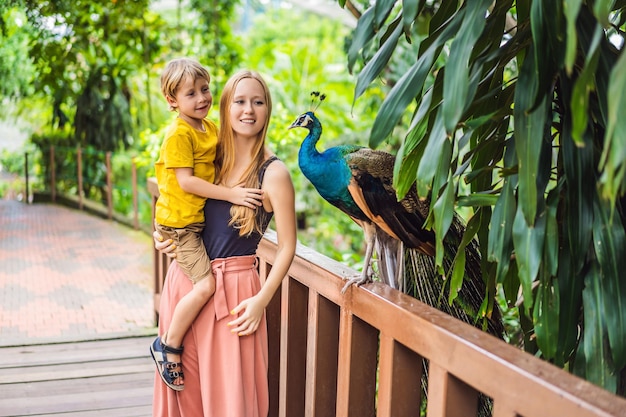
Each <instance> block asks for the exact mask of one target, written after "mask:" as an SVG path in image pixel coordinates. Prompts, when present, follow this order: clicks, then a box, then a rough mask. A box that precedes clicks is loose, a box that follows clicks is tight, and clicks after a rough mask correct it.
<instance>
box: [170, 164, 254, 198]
mask: <svg viewBox="0 0 626 417" xmlns="http://www.w3.org/2000/svg"><path fill="white" fill-rule="evenodd" d="M174 172H175V173H176V180H178V185H180V188H181V189H182V190H183V191H185V192H187V193H191V194H195V195H197V196H200V197H204V198H212V199H214V200H224V201H229V202H231V203H233V204H237V205H240V206H245V207H249V208H256V207H257V206H260V205H261V204H262V200H263V191H262V190H260V189H257V188H243V187H234V188H229V187H225V186H223V185H217V184H213V183H212V182H209V181H205V180H203V179H202V178H198V177H196V176H194V175H193V169H192V168H174Z"/></svg>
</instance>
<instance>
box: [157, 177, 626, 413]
mask: <svg viewBox="0 0 626 417" xmlns="http://www.w3.org/2000/svg"><path fill="white" fill-rule="evenodd" d="M149 187H151V190H154V185H153V186H149ZM275 252H276V236H275V233H274V232H273V231H271V230H268V232H267V233H266V235H265V237H264V239H263V240H262V242H261V244H260V246H259V250H258V253H257V254H258V256H259V260H260V264H259V273H260V276H261V279H262V280H263V279H265V277H266V276H267V274H268V272H269V270H270V269H271V268H272V264H273V262H274V256H275ZM157 258H160V259H162V258H163V256H162V255H160V254H158V253H155V266H156V264H157V262H156V259H157ZM166 269H167V262H161V261H159V267H158V268H155V284H157V283H158V285H155V291H156V290H157V289H158V290H159V291H160V288H162V282H163V281H162V280H163V277H164V274H165V271H166ZM355 274H357V271H355V270H352V269H350V268H347V267H346V266H344V265H342V264H340V263H338V262H336V261H334V260H332V259H330V258H327V257H325V256H324V255H321V254H319V253H317V252H315V251H313V250H311V249H309V248H307V247H305V246H302V245H299V246H298V248H297V253H296V257H295V259H294V262H293V264H292V266H291V268H290V270H289V274H288V276H287V277H285V279H284V280H283V283H282V285H281V288H280V291H278V292H277V294H276V295H275V297H274V299H273V300H272V302H271V303H270V305H269V306H268V308H267V319H268V334H269V381H270V416H271V417H292V416H306V417H313V416H316V417H319V416H338V417H348V416H350V417H353V416H354V417H356V416H358V417H362V416H378V417H409V416H411V417H416V416H419V415H420V414H419V413H420V402H421V397H422V387H421V377H422V373H423V372H424V369H423V366H422V363H423V359H426V360H427V363H428V391H427V392H428V404H427V416H428V417H443V416H447V417H456V416H474V415H477V413H476V409H477V403H478V396H479V394H480V393H482V394H484V395H486V396H487V397H490V398H491V399H492V400H493V416H495V417H517V416H524V417H540V416H567V417H589V416H603V417H609V416H613V417H615V416H626V399H624V398H622V397H618V396H615V395H613V394H611V393H609V392H608V391H606V390H604V389H602V388H600V387H597V386H595V385H593V384H591V383H589V382H587V381H584V380H582V379H580V378H578V377H576V376H574V375H572V374H569V373H567V372H566V371H564V370H562V369H560V368H557V367H556V366H553V365H551V364H549V363H547V362H545V361H543V360H540V359H538V358H535V357H534V356H532V355H529V354H527V353H525V352H523V351H521V350H519V349H517V348H515V347H513V346H511V345H508V344H507V343H505V342H503V341H501V340H499V339H497V338H495V337H493V336H491V335H489V334H487V333H484V332H481V331H480V330H478V329H476V328H474V327H472V326H470V325H468V324H466V323H463V322H461V321H459V320H457V319H455V318H453V317H451V316H449V315H447V314H444V313H442V312H441V311H439V310H436V309H434V308H432V307H429V306H427V305H425V304H423V303H421V302H419V301H417V300H416V299H414V298H412V297H409V296H407V295H405V294H402V293H400V292H398V291H396V290H394V289H391V288H389V287H387V286H385V285H383V284H380V283H371V284H366V285H363V286H361V287H354V286H353V287H350V288H349V289H348V291H346V292H345V294H344V293H342V292H341V290H342V288H343V285H344V283H345V278H346V277H352V276H354V275H355ZM156 300H158V294H156V292H155V302H156V303H157V304H155V311H158V302H157V301H156Z"/></svg>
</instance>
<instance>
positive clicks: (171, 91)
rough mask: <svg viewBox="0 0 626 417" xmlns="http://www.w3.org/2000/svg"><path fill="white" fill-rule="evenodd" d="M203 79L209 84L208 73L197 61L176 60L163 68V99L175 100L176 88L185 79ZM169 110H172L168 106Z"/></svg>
mask: <svg viewBox="0 0 626 417" xmlns="http://www.w3.org/2000/svg"><path fill="white" fill-rule="evenodd" d="M198 78H203V79H205V80H206V82H207V83H210V82H211V76H210V75H209V71H208V70H207V69H206V68H204V67H203V66H202V65H201V64H200V63H199V62H198V61H196V60H194V59H191V58H176V59H173V60H171V61H170V62H168V63H167V65H166V66H165V69H164V70H163V73H162V74H161V92H162V93H163V96H164V97H165V98H168V97H169V98H171V99H175V98H176V93H177V92H178V87H180V84H181V83H182V82H183V81H184V80H187V79H192V80H194V81H195V80H197V79H198ZM170 110H174V108H173V107H172V106H170Z"/></svg>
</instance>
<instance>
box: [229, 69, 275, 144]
mask: <svg viewBox="0 0 626 417" xmlns="http://www.w3.org/2000/svg"><path fill="white" fill-rule="evenodd" d="M266 119H267V103H266V102H265V91H264V90H263V86H262V85H261V83H260V82H259V81H257V80H255V79H254V78H244V79H242V80H241V81H239V83H237V86H236V87H235V94H234V95H233V101H232V103H230V123H231V125H232V128H233V132H234V134H235V137H238V138H250V137H254V138H256V137H257V135H258V134H259V132H261V130H262V129H263V127H264V126H265V122H266Z"/></svg>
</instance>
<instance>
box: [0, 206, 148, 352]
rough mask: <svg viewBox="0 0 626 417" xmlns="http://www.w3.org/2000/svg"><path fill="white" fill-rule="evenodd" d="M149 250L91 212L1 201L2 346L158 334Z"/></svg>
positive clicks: (137, 236) (136, 236) (138, 237)
mask: <svg viewBox="0 0 626 417" xmlns="http://www.w3.org/2000/svg"><path fill="white" fill-rule="evenodd" d="M151 249H152V239H151V238H150V237H149V236H148V235H146V234H145V233H143V232H138V231H134V230H132V229H130V228H128V227H125V226H123V225H120V224H118V223H115V222H112V221H109V220H106V219H101V218H99V217H96V216H93V215H90V214H87V213H85V212H81V211H78V210H73V209H70V208H66V207H63V206H59V205H53V204H34V205H26V204H24V203H20V202H17V201H13V200H0V346H10V345H21V344H32V343H50V342H54V341H68V340H89V339H98V338H104V337H110V336H113V335H139V334H151V333H154V331H155V329H154V314H153V311H152V255H151V254H152V252H151Z"/></svg>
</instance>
